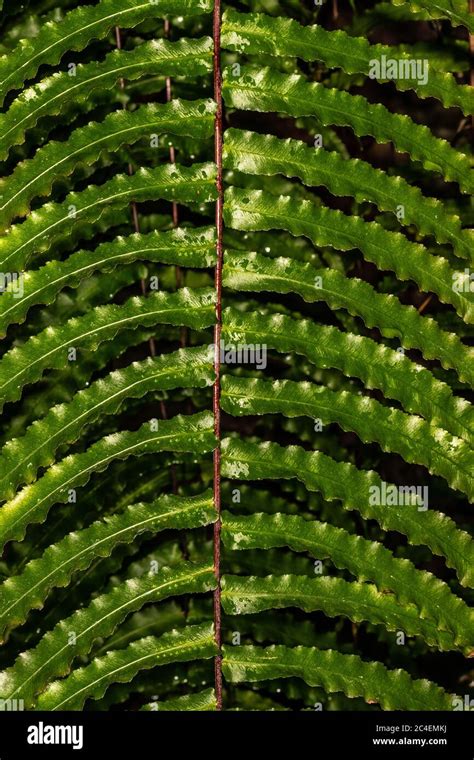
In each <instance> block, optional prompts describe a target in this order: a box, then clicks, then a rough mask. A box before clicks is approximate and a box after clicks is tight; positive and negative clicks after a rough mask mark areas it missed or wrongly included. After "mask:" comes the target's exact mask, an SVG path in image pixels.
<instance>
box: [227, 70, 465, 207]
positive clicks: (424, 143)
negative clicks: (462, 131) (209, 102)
mask: <svg viewBox="0 0 474 760" xmlns="http://www.w3.org/2000/svg"><path fill="white" fill-rule="evenodd" d="M223 95H224V100H225V102H226V104H227V105H228V106H232V107H234V108H239V109H241V110H244V111H249V110H250V111H271V112H273V111H277V112H279V113H285V114H288V115H289V116H316V117H317V118H318V119H319V121H320V122H321V123H322V124H324V125H325V126H328V125H331V124H336V125H340V126H348V127H352V129H353V130H354V132H355V134H356V135H357V136H358V137H362V136H364V135H371V136H372V137H374V138H375V139H376V140H377V142H379V143H386V142H393V144H394V145H395V147H396V149H397V150H398V151H401V152H406V153H409V154H410V155H411V156H412V158H413V159H416V160H417V161H421V162H422V164H423V166H424V167H425V168H426V169H430V170H433V169H434V170H436V171H437V172H439V173H440V174H442V175H443V176H444V177H445V178H446V179H449V180H452V181H453V182H457V183H458V184H459V186H460V188H461V189H462V190H463V191H464V192H466V193H472V192H473V191H474V182H473V180H472V172H471V164H470V160H469V158H468V156H466V155H464V154H462V153H460V152H458V151H456V150H455V149H454V148H452V147H451V146H450V145H449V143H448V142H446V141H445V140H440V139H439V138H437V137H435V136H434V135H433V133H432V132H431V131H430V130H429V129H428V128H427V127H425V126H423V125H420V124H415V122H413V121H412V120H411V119H410V118H409V117H408V116H405V115H401V114H395V113H391V112H390V111H388V110H387V109H386V108H385V106H382V105H380V104H379V103H376V104H372V103H369V102H368V101H367V100H366V99H365V98H363V97H362V96H361V95H350V94H349V93H348V92H342V91H340V90H336V89H328V88H327V87H325V85H323V84H320V83H318V82H307V81H306V79H305V78H304V77H302V76H299V75H298V74H292V75H288V74H281V73H280V72H278V71H275V70H273V69H268V68H256V67H254V66H243V67H242V68H241V71H240V76H233V75H232V70H229V69H226V70H225V71H224V81H223Z"/></svg>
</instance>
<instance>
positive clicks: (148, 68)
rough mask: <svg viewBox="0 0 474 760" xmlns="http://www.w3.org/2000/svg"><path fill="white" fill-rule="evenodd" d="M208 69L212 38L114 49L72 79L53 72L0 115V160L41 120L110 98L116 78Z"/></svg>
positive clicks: (78, 70)
mask: <svg viewBox="0 0 474 760" xmlns="http://www.w3.org/2000/svg"><path fill="white" fill-rule="evenodd" d="M211 69H212V39H211V38H210V37H202V38H201V39H199V40H188V39H180V40H178V41H177V42H168V41H167V40H152V41H150V42H145V43H143V44H142V45H139V46H138V47H136V48H134V49H133V50H130V51H122V50H114V51H113V52H111V53H109V54H108V55H107V56H106V57H105V59H104V60H103V61H102V63H96V62H95V61H93V62H91V63H79V64H78V65H77V67H76V75H75V76H74V77H71V76H69V73H67V72H59V71H58V72H56V73H55V74H53V75H52V76H49V77H47V78H46V79H43V80H42V81H41V82H39V83H38V84H35V85H32V86H31V87H29V88H28V89H26V90H24V91H23V92H21V93H20V94H19V95H18V97H17V98H16V99H15V100H14V101H13V102H12V104H11V105H10V107H9V109H8V110H7V111H5V113H3V114H0V158H2V159H4V158H6V156H7V154H8V150H9V149H10V147H12V146H13V145H18V144H21V143H22V142H23V140H24V138H25V133H26V132H27V131H28V130H30V129H32V128H33V127H34V126H35V125H36V124H37V122H38V120H39V119H41V118H42V117H44V116H55V115H58V114H61V115H62V116H66V115H67V114H68V113H69V112H70V111H71V110H76V111H77V110H79V111H80V110H84V109H88V108H90V106H91V103H92V102H93V100H94V99H100V98H104V97H109V96H110V92H111V90H112V91H113V90H114V89H115V86H116V82H117V80H118V79H120V78H121V77H123V78H126V79H127V80H128V81H130V80H131V81H133V80H134V79H137V78H139V77H141V76H143V75H145V74H150V75H151V74H154V75H155V76H157V75H162V76H165V75H167V76H179V75H186V76H188V77H193V76H194V77H195V76H198V75H202V74H205V73H206V72H208V71H210V70H211Z"/></svg>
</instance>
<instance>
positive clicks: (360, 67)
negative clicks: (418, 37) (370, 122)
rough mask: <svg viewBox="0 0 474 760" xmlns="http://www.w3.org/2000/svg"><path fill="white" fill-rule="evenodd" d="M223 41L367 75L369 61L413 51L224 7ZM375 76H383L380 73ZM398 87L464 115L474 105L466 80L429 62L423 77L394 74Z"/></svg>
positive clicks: (249, 50) (243, 49)
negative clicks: (459, 81) (460, 81)
mask: <svg viewBox="0 0 474 760" xmlns="http://www.w3.org/2000/svg"><path fill="white" fill-rule="evenodd" d="M222 45H223V47H225V48H227V49H228V50H234V51H235V52H237V53H245V54H247V55H248V54H250V55H253V54H257V55H265V54H266V55H271V56H282V57H284V58H286V57H288V56H294V57H295V58H300V59H302V60H303V61H310V62H311V61H323V62H324V63H325V64H326V66H329V67H331V68H340V69H342V70H343V71H346V72H347V73H348V74H365V75H366V76H368V75H370V73H371V71H372V67H371V61H372V60H374V59H375V60H381V58H382V56H385V57H386V58H387V59H396V60H404V59H406V60H412V59H413V53H412V52H407V53H405V54H403V53H401V51H400V50H397V48H392V47H390V46H388V45H371V44H370V43H369V42H368V40H366V39H365V38H363V37H353V36H351V35H349V34H347V32H344V31H343V30H341V29H336V30H335V31H327V30H326V29H324V28H323V27H322V26H317V25H315V26H302V25H301V24H299V23H298V22H297V21H296V20H295V19H289V18H283V17H281V16H276V17H272V16H267V15H266V14H263V13H238V12H237V11H234V10H231V9H227V10H226V11H225V13H224V16H223V18H222ZM379 81H381V82H383V81H386V80H384V79H379ZM396 84H397V87H398V88H399V89H401V90H415V91H416V93H417V95H418V96H419V97H422V98H429V97H433V98H438V100H440V101H441V102H442V103H443V105H444V106H445V107H447V108H449V107H450V106H458V107H459V108H461V109H462V111H463V112H464V113H465V114H466V116H468V115H469V114H471V113H472V112H473V111H474V94H473V93H472V92H471V89H470V87H469V86H467V85H459V84H457V82H456V80H455V79H454V77H453V76H452V75H451V74H446V73H443V72H440V71H436V70H433V67H432V66H431V65H430V67H429V76H428V80H427V82H426V83H423V84H420V83H419V82H418V80H417V79H413V78H411V77H410V76H408V77H407V78H406V79H405V78H404V79H401V78H400V79H398V80H397V82H396Z"/></svg>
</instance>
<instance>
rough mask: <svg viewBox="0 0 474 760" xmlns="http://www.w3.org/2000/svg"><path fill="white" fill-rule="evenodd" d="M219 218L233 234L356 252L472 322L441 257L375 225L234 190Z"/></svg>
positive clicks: (285, 198)
mask: <svg viewBox="0 0 474 760" xmlns="http://www.w3.org/2000/svg"><path fill="white" fill-rule="evenodd" d="M224 218H225V221H226V224H228V225H229V226H230V227H233V228H234V229H239V230H270V229H280V230H281V229H283V230H287V231H288V232H290V233H291V234H292V235H304V236H305V237H307V238H309V240H311V241H312V242H313V243H314V244H315V245H317V246H326V245H327V246H330V247H331V248H336V249H338V250H340V251H352V250H357V249H359V250H360V251H362V253H363V255H364V257H365V258H366V259H368V260H369V261H372V262H373V263H374V264H376V265H377V267H378V268H379V269H382V270H384V269H388V270H390V271H392V272H395V273H396V274H397V276H398V277H399V278H400V279H401V280H414V281H415V282H416V283H417V285H418V286H419V287H420V289H421V290H424V291H426V292H428V293H429V292H433V293H436V295H437V296H438V297H439V298H440V300H441V301H443V303H447V304H451V305H452V306H454V308H455V309H456V311H457V313H458V314H459V315H460V316H461V317H462V318H463V319H464V320H465V321H466V322H469V323H471V324H472V323H473V322H474V294H473V293H472V292H470V291H468V292H463V290H462V289H457V288H455V287H453V286H454V285H455V283H456V278H457V277H458V275H459V272H457V271H456V270H454V269H452V268H451V266H450V264H449V262H448V261H447V260H446V259H445V258H443V257H442V256H433V255H432V254H431V253H429V251H428V250H427V249H426V248H425V247H424V246H422V245H419V244H418V243H412V242H410V241H408V240H407V238H406V237H405V236H404V235H402V233H400V232H390V231H389V230H386V229H384V228H383V227H382V225H380V224H378V223H377V222H365V221H364V220H363V219H362V218H361V217H358V216H348V215H347V214H344V213H343V212H342V211H339V210H335V209H330V208H327V207H326V206H316V204H314V203H312V202H311V201H309V200H302V199H300V198H295V197H292V196H290V195H281V196H279V197H275V196H274V195H271V194H270V193H265V192H263V191H261V190H243V189H240V188H235V187H231V188H229V189H228V190H226V192H225V206H224ZM458 290H459V291H460V292H458Z"/></svg>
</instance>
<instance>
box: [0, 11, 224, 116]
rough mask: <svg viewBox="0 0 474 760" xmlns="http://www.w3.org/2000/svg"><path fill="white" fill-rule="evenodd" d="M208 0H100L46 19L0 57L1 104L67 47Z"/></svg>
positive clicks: (81, 45)
mask: <svg viewBox="0 0 474 760" xmlns="http://www.w3.org/2000/svg"><path fill="white" fill-rule="evenodd" d="M211 10H212V5H211V4H210V3H209V2H208V1H207V0H160V2H159V3H150V2H143V0H101V2H99V3H97V5H93V6H82V7H79V8H76V9H75V10H73V11H70V13H68V14H67V15H66V16H65V18H64V19H63V20H62V21H59V22H57V23H56V22H54V21H49V22H47V23H46V24H44V25H43V26H42V28H41V31H40V32H39V34H38V35H37V36H36V37H35V38H34V39H32V40H29V39H25V40H22V42H21V43H20V44H19V45H17V47H16V48H15V49H14V51H13V52H12V53H11V54H9V55H5V56H2V58H0V104H1V103H3V101H4V99H5V96H6V95H7V93H8V92H9V91H10V90H15V89H19V88H20V87H21V85H22V84H23V82H25V81H26V80H27V79H32V78H33V77H34V76H35V75H36V73H37V71H38V69H39V68H40V66H41V65H43V64H46V63H47V64H50V65H54V64H57V63H59V61H60V60H61V58H62V56H63V54H64V53H66V52H67V51H68V50H83V49H84V48H85V47H86V46H87V44H88V43H89V42H90V41H91V40H93V39H103V38H104V37H106V36H107V34H108V33H109V31H110V29H112V28H113V27H114V26H124V27H128V28H133V27H134V26H136V25H137V24H140V23H141V22H142V21H143V20H144V19H146V18H150V17H151V18H155V17H156V16H157V15H159V16H165V15H167V14H176V13H178V14H183V15H193V14H200V13H209V12H210V11H211Z"/></svg>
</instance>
